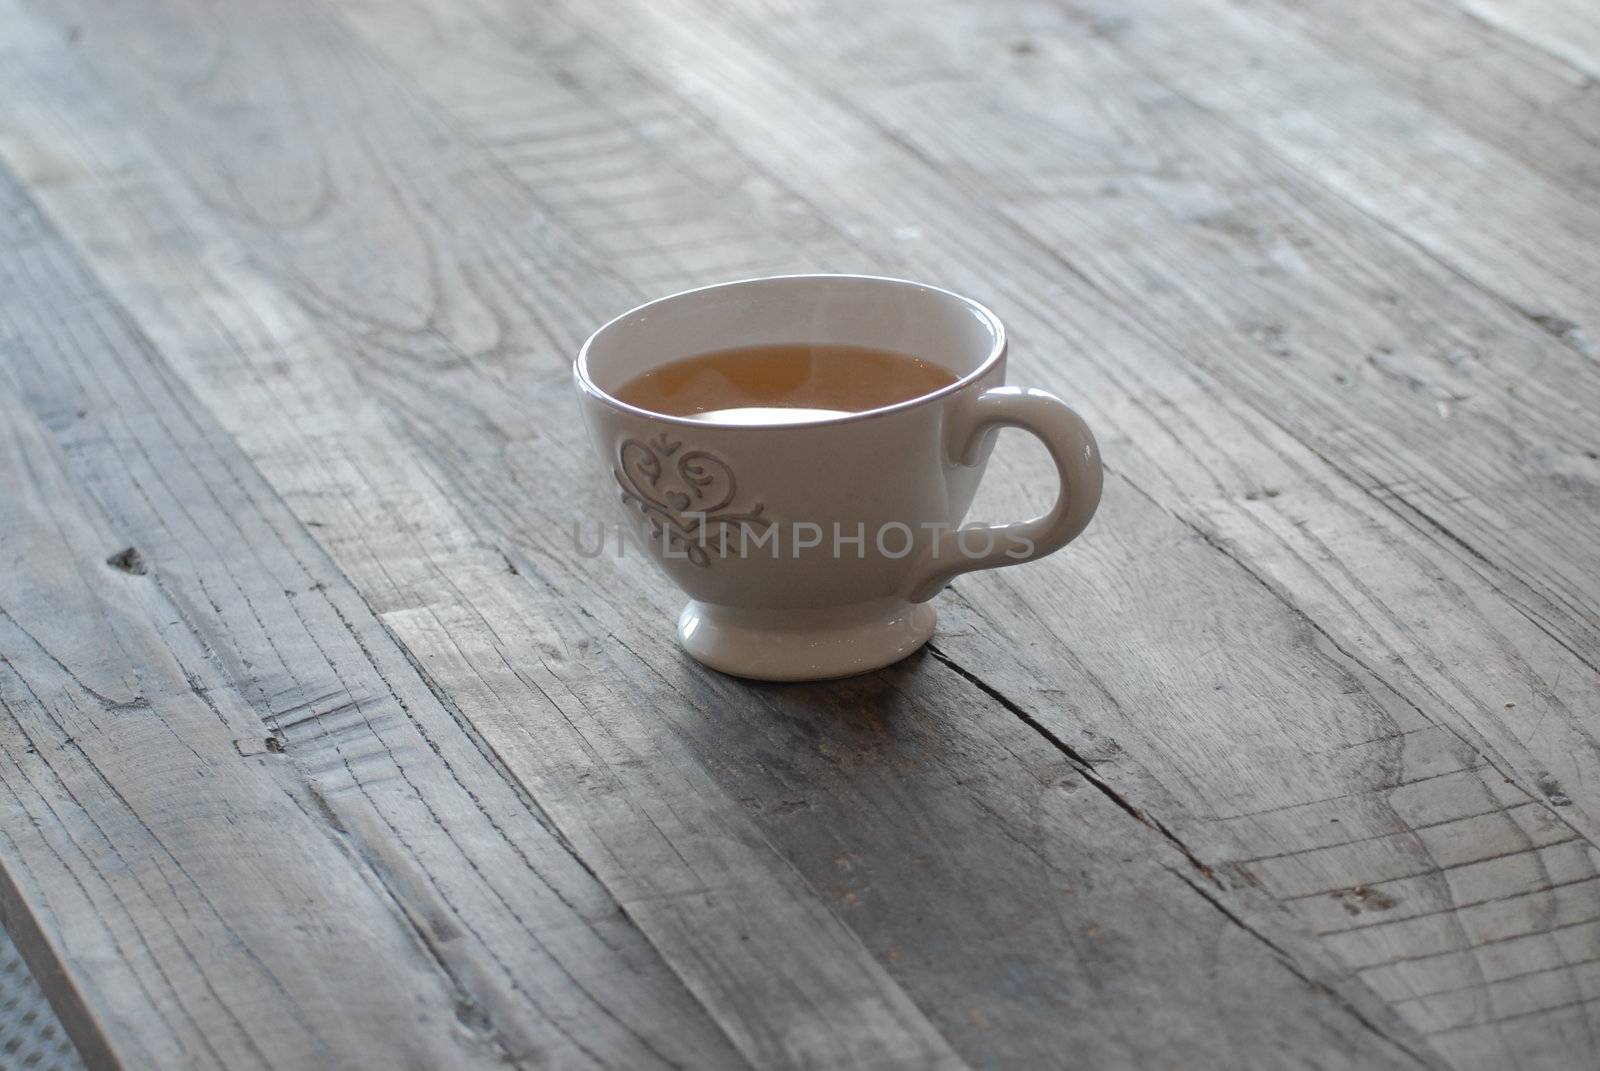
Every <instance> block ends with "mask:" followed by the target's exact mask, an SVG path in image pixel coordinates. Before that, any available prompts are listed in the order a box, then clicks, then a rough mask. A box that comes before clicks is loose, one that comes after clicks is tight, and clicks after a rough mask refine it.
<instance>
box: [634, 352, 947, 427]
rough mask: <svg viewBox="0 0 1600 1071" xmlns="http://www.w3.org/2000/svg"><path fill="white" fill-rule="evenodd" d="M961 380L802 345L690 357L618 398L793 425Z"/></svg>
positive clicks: (679, 411) (936, 368) (725, 419)
mask: <svg viewBox="0 0 1600 1071" xmlns="http://www.w3.org/2000/svg"><path fill="white" fill-rule="evenodd" d="M956 379H957V376H956V375H955V374H954V373H953V372H950V371H949V370H948V369H946V368H943V367H942V366H940V365H937V364H932V363H930V362H928V361H924V360H922V359H921V358H918V357H912V356H910V355H909V354H905V353H899V352H896V351H894V350H884V349H873V348H871V347H867V346H840V345H823V344H812V343H805V342H799V343H779V344H776V345H763V346H736V347H733V348H732V349H725V350H714V351H712V352H710V353H701V354H696V355H695V356H692V357H684V358H682V359H680V360H676V361H672V362H670V363H668V364H664V365H661V366H660V367H658V368H652V369H651V370H650V371H648V372H644V373H642V374H640V375H637V376H635V377H634V378H632V379H630V380H629V381H628V382H626V383H624V384H623V385H622V387H621V388H620V389H618V390H616V391H615V392H613V393H614V394H615V395H616V397H617V398H619V399H620V400H622V401H624V402H626V403H628V404H629V405H633V406H637V407H638V408H640V409H647V410H649V411H650V412H652V413H663V414H666V415H667V416H679V417H690V418H692V419H696V420H707V421H717V422H720V423H732V424H793V423H803V422H810V421H816V420H826V419H829V418H830V417H837V416H842V415H844V414H847V413H862V412H866V411H867V410H870V409H881V408H882V407H884V406H886V405H894V404H895V403H896V402H904V401H908V400H910V399H912V398H920V397H922V396H923V395H925V394H932V393H933V392H934V391H937V390H939V389H940V388H941V387H947V386H949V385H950V384H952V383H954V382H955V381H956Z"/></svg>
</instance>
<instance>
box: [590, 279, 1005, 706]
mask: <svg viewBox="0 0 1600 1071" xmlns="http://www.w3.org/2000/svg"><path fill="white" fill-rule="evenodd" d="M783 343H817V344H835V345H849V346H863V347H872V348H876V349H887V350H894V351H898V352H901V353H905V354H909V355H911V356H915V357H918V358H920V359H922V360H924V361H928V362H930V363H933V364H937V365H940V366H942V367H943V368H945V369H946V370H947V371H949V372H951V373H952V374H953V375H955V376H956V377H957V380H956V382H954V383H952V384H950V385H949V386H946V387H944V388H941V389H940V390H938V391H936V392H934V393H932V394H928V395H924V396H922V397H919V398H913V399H909V400H906V401H902V402H898V403H896V404H893V405H889V406H886V407H883V408H879V409H872V410H867V411H865V412H860V413H850V414H843V415H840V416H837V417H830V418H826V419H820V420H810V421H806V422H797V423H793V424H788V423H779V424H763V425H759V426H752V425H742V424H726V423H718V422H715V421H707V420H700V419H693V418H689V417H677V416H668V415H663V414H658V413H651V412H648V411H646V410H643V409H639V408H636V407H633V406H630V405H627V404H625V403H623V402H621V401H619V400H617V399H616V398H615V397H613V396H612V394H611V392H612V391H615V390H617V389H618V388H620V387H621V386H622V385H623V384H624V383H627V382H628V381H629V380H630V379H632V378H634V377H635V376H638V375H640V374H642V373H644V372H647V371H650V370H652V369H654V368H657V367H659V366H661V365H663V364H667V363H670V362H673V361H677V360H680V359H682V358H685V357H691V356H695V355H698V354H702V353H706V352H710V351H715V350H725V349H730V348H734V347H743V346H759V345H769V344H783ZM1005 347H1006V344H1005V332H1004V329H1003V328H1002V327H1001V325H1000V322H999V320H998V319H996V318H995V316H994V315H993V314H992V313H990V312H989V311H988V310H987V309H985V308H983V307H982V306H981V305H978V304H976V303H975V302H971V301H968V300H967V299H965V298H962V297H959V296H957V295H955V294H952V293H950V292H948V291H944V290H940V289H938V288H936V287H930V286H924V285H921V284H918V283H912V282H905V281H901V280H894V279H880V278H874V277H865V276H835V275H829V276H787V277H779V278H769V279H757V280H750V281H746V282H738V283H729V284H725V285H721V286H714V287H708V288H705V289H701V290H694V291H689V292H687V293H683V294H677V295H674V296H672V297H667V298H663V299H661V300H659V301H655V302H651V303H649V304H647V305H643V306H640V307H639V308H636V309H634V310H632V311H630V312H627V313H624V314H623V315H622V316H619V317H618V318H617V319H615V320H613V321H611V322H610V323H608V324H607V325H605V326H604V327H602V328H601V329H600V330H599V331H597V332H596V333H595V334H594V336H593V337H592V338H590V339H589V341H588V342H587V343H585V345H584V347H583V349H582V351H581V352H580V353H579V355H578V359H577V362H576V365H575V369H574V370H575V374H576V378H577V383H578V387H579V391H580V396H581V399H582V406H583V415H584V422H585V425H586V426H587V429H588V433H589V436H590V439H591V441H592V442H593V444H594V447H595V449H596V451H597V452H598V454H599V457H600V459H601V462H602V465H603V471H604V476H603V477H602V478H603V479H605V481H606V482H607V483H608V484H609V485H610V489H611V491H612V492H613V494H614V497H615V501H616V502H617V503H618V505H619V506H620V508H621V515H622V516H623V518H624V519H625V520H626V522H627V523H628V524H630V525H632V526H633V527H634V529H635V530H636V531H637V532H638V534H639V535H640V536H641V537H642V542H643V545H644V546H645V548H647V553H648V554H649V555H650V556H651V557H652V558H653V559H654V560H655V561H656V562H657V563H658V564H659V565H660V566H661V567H662V568H663V569H664V570H665V571H666V572H667V574H668V575H669V576H670V577H671V578H672V579H673V580H674V581H675V582H676V583H677V584H678V585H679V586H680V587H681V588H683V590H684V591H685V592H686V593H687V594H688V595H689V597H690V600H691V601H690V603H689V604H688V606H687V607H686V608H685V609H684V611H683V614H682V616H681V618H680V620H679V626H678V632H679V638H680V640H681V642H682V644H683V646H684V648H685V649H686V650H687V651H688V652H689V653H690V654H692V655H693V656H694V657H696V658H698V659H699V660H700V661H702V662H704V663H706V664H708V665H710V666H712V667H714V668H717V669H721V670H723V671H725V672H730V673H734V674H736V675H739V676H746V677H755V678H761V679H773V680H796V679H818V678H825V677H836V676H846V675H849V674H853V673H859V672H864V671H866V670H869V669H874V668H877V667H879V666H882V665H886V664H888V663H890V662H893V661H895V660H897V659H899V658H902V657H904V656H905V655H907V654H910V653H911V652H912V651H914V650H916V649H917V648H918V647H920V646H921V645H922V644H923V643H925V642H926V641H927V639H928V637H929V636H930V635H931V634H932V631H933V624H934V612H933V609H932V607H930V606H929V605H928V604H927V600H928V599H929V598H931V597H932V595H933V594H934V593H936V592H937V590H938V589H939V588H941V587H942V586H943V583H942V581H940V582H937V583H936V585H934V586H932V587H931V590H929V588H930V577H933V578H934V579H935V580H936V579H937V578H936V577H934V574H935V573H937V572H938V566H937V564H936V563H935V562H934V561H933V560H932V559H933V556H934V555H936V554H938V553H939V552H940V551H941V549H943V550H945V551H946V552H948V549H949V547H950V546H952V545H953V544H950V543H949V542H948V538H947V537H945V538H942V537H941V533H942V532H944V533H947V532H950V531H952V530H953V529H954V528H955V527H956V526H958V525H960V523H961V521H962V519H963V518H964V516H965V514H966V512H967V508H968V507H969V506H970V504H971V502H972V498H973V495H974V493H975V492H976V490H977V486H978V481H979V479H980V478H981V476H982V472H983V467H984V463H985V462H986V460H987V457H988V453H989V450H990V448H991V446H992V444H993V439H994V436H993V435H992V434H984V435H981V436H980V437H979V438H980V439H981V441H976V442H969V441H968V440H970V439H972V435H971V433H970V428H968V427H966V426H965V425H963V423H962V421H961V420H960V419H958V418H959V416H960V414H961V413H962V409H963V406H964V405H966V404H968V403H970V401H971V399H973V398H975V397H977V396H979V395H982V394H983V393H984V392H985V391H987V390H990V389H991V388H995V387H998V386H1000V385H1001V384H1002V383H1003V381H1004V377H1005ZM966 423H967V424H970V421H967V422H966ZM953 436H954V437H955V438H959V439H960V440H961V441H960V442H957V441H955V440H954V439H953V438H952V437H953ZM597 564H598V563H597ZM954 571H961V570H959V569H956V570H952V572H954Z"/></svg>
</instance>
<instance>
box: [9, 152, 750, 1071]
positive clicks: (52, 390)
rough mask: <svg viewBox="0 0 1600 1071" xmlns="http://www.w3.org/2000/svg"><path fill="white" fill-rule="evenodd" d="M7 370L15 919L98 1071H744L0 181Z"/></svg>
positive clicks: (190, 401) (187, 398) (355, 599)
mask: <svg viewBox="0 0 1600 1071" xmlns="http://www.w3.org/2000/svg"><path fill="white" fill-rule="evenodd" d="M0 356H3V361H0V377H3V378H0V396H3V402H0V404H3V405H4V416H3V418H0V427H4V428H5V429H6V435H5V440H4V442H3V446H0V457H3V458H4V460H3V462H0V464H3V466H4V474H3V477H0V486H4V487H5V488H6V499H5V506H4V511H3V515H4V524H3V525H0V554H3V557H4V559H5V561H6V566H5V568H4V569H3V570H0V659H3V661H4V666H5V670H4V676H3V678H0V701H3V703H4V705H5V722H4V724H3V725H0V752H3V756H4V758H3V762H0V779H3V781H4V797H3V801H0V802H3V811H4V820H3V822H0V832H3V838H4V841H3V843H4V848H3V852H4V856H3V863H4V866H5V868H6V873H7V875H8V881H7V884H8V886H9V888H8V889H7V895H8V899H9V901H10V902H8V903H7V905H6V911H7V914H8V917H9V918H11V919H15V918H17V917H19V916H22V917H24V918H26V919H27V920H29V921H30V922H31V928H32V929H33V930H34V931H35V932H34V933H32V934H28V933H27V928H26V927H25V928H24V934H23V935H24V937H25V939H27V938H31V940H28V941H27V948H26V951H28V952H29V953H30V958H31V959H32V960H33V961H34V962H36V963H39V964H41V965H42V966H43V967H44V969H43V970H42V971H41V974H42V976H43V977H44V978H45V979H46V980H47V982H49V981H51V980H57V981H58V982H59V984H58V985H57V986H56V987H55V991H54V992H53V993H52V996H53V997H54V998H55V999H56V1000H57V1002H58V1006H61V1007H62V1010H63V1014H64V1017H65V1019H66V1022H67V1024H68V1026H69V1028H70V1029H71V1030H72V1032H73V1036H74V1038H75V1040H76V1041H77V1043H78V1045H79V1047H80V1049H81V1050H82V1051H83V1052H84V1054H85V1056H86V1057H88V1058H89V1059H90V1060H91V1062H93V1063H95V1064H97V1065H99V1066H126V1067H130V1068H142V1067H174V1068H176V1067H214V1066H227V1067H241V1068H242V1067H256V1066H261V1067H357V1066H363V1067H365V1066H434V1067H463V1068H465V1067H480V1066H481V1067H489V1066H496V1067H498V1066H504V1065H506V1064H512V1065H517V1066H535V1065H536V1066H547V1065H549V1064H550V1063H559V1064H562V1065H565V1066H608V1067H610V1066H620V1065H626V1066H640V1067H643V1066H683V1065H686V1064H692V1065H694V1066H702V1065H720V1066H739V1065H741V1063H742V1061H740V1060H739V1058H738V1057H737V1055H736V1054H735V1053H734V1052H733V1051H732V1050H731V1049H730V1048H729V1047H728V1045H727V1042H726V1040H725V1039H724V1038H723V1037H722V1035H721V1034H720V1033H719V1032H718V1031H717V1030H716V1028H715V1027H714V1026H712V1025H711V1023H710V1022H709V1021H708V1020H707V1019H706V1018H705V1015H704V1013H703V1012H702V1011H701V1010H700V1009H699V1007H698V1006H697V1005H696V1004H695V1003H694V1001H693V1000H692V999H691V998H690V997H689V995H688V994H687V992H686V991H685V990H684V989H683V988H682V986H681V984H679V983H678V981H677V979H676V978H675V977H673V975H672V974H671V972H670V971H668V970H667V969H666V967H665V966H664V965H663V964H662V962H661V961H660V959H659V958H658V957H656V956H655V955H654V954H653V952H652V950H651V949H650V947H649V946H648V945H647V944H646V943H645V942H644V941H643V940H642V939H641V937H640V935H639V933H638V931H637V930H636V929H635V928H633V927H632V926H631V925H630V924H629V923H628V922H627V921H626V920H625V919H623V918H622V917H620V916H619V914H618V912H617V907H616V903H615V901H613V900H612V899H611V898H610V897H609V896H607V895H606V893H605V891H604V890H603V889H602V888H601V887H600V886H599V885H598V883H596V882H595V880H594V878H593V877H592V876H591V875H590V874H589V873H588V872H587V871H586V870H585V869H584V868H583V866H582V865H581V864H580V863H579V861H578V860H577V859H576V858H575V857H574V856H573V855H572V854H571V852H570V850H569V849H568V848H567V847H566V846H565V845H564V844H563V843H562V842H561V841H560V839H559V838H558V837H557V836H556V835H555V834H553V833H552V832H551V831H550V830H549V829H548V828H547V827H545V826H544V825H542V824H541V822H540V819H539V816H538V815H537V813H536V812H534V811H530V809H529V806H528V804H527V801H526V800H525V798H524V797H522V796H521V795H520V792H519V789H518V786H517V784H516V783H515V782H514V781H512V780H510V779H509V778H508V777H507V776H506V774H505V772H504V770H503V769H501V768H500V767H499V766H498V765H497V764H496V763H495V762H494V760H493V759H492V758H491V757H490V756H489V755H488V754H487V753H486V749H485V748H484V747H483V744H482V742H481V741H480V740H479V739H478V738H477V737H476V735H475V734H474V733H473V731H472V730H471V728H470V726H468V725H466V724H465V723H464V722H463V721H462V720H461V719H460V718H459V716H458V715H457V713H456V712H455V711H454V710H453V709H451V708H448V707H447V706H445V705H444V704H442V703H441V702H440V701H439V700H438V699H436V698H435V697H434V696H433V694H432V692H431V691H430V690H429V687H428V684H427V682H426V681H424V679H423V678H422V677H421V676H420V675H419V674H418V672H417V671H416V670H415V669H414V668H413V667H412V665H411V663H410V661H409V660H408V657H407V655H406V654H405V652H404V651H402V650H401V649H400V648H399V647H398V646H397V645H396V644H395V642H394V641H393V639H392V638H391V637H390V636H389V635H388V634H387V633H386V632H385V630H384V628H383V626H382V625H380V624H379V623H378V622H377V620H376V619H375V618H374V617H373V616H372V614H371V612H370V611H369V610H368V609H367V607H366V605H365V604H364V603H363V602H362V600H361V599H360V597H359V596H358V595H356V594H355V592H354V591H353V590H352V589H351V587H350V585H349V583H348V582H347V581H345V580H344V578H343V577H342V576H341V575H340V574H339V572H338V571H337V569H336V568H335V567H334V566H333V565H332V564H331V563H330V562H329V561H328V559H327V557H326V556H325V555H324V554H323V553H322V552H321V551H320V549H319V548H318V547H317V545H316V543H315V542H314V541H312V540H311V539H310V538H309V537H308V536H307V535H306V533H305V531H304V530H303V529H302V528H301V527H300V526H299V524H298V522H296V520H295V519H294V517H293V515H292V514H291V513H290V512H289V510H288V509H287V508H286V507H285V506H284V505H283V503H282V502H281V501H279V500H278V499H277V498H276V496H275V495H274V494H273V493H272V491H271V490H270V489H269V488H268V487H266V485H265V484H264V483H263V482H262V480H261V478H260V477H259V475H257V474H256V473H255V472H254V471H253V470H252V469H251V468H250V466H249V463H248V462H247V461H246V460H245V459H244V458H243V457H242V455H241V454H240V453H239V451H238V450H237V448H236V447H234V446H233V445H232V444H231V442H230V441H229V440H228V438H227V437H226V435H224V434H223V433H222V432H221V431H220V430H219V429H218V428H217V426H216V425H215V423H214V422H212V421H210V420H209V419H208V418H206V417H205V416H204V415H203V413H201V412H198V411H197V410H198V404H197V402H196V401H195V399H194V397H193V395H191V394H190V393H189V392H188V391H187V390H185V389H184V388H183V387H182V386H181V385H180V384H178V383H177V382H176V381H175V380H174V379H173V377H172V376H171V374H170V372H169V371H168V370H167V369H166V367H165V365H164V364H162V362H161V361H160V360H159V358H157V357H156V356H155V354H154V353H153V352H152V351H151V349H150V347H149V345H148V343H147V342H146V341H145V340H144V339H143V338H141V337H140V336H139V335H138V334H137V333H136V332H135V331H134V330H133V328H132V327H131V326H130V324H129V323H128V321H127V319H126V317H125V316H124V315H123V314H122V313H121V311H120V310H119V309H118V308H117V307H116V306H115V304H113V303H112V302H111V301H110V300H109V299H108V298H107V297H106V295H105V293H104V291H103V290H102V289H101V288H100V287H99V285H98V283H97V282H96V281H95V280H93V279H92V278H91V277H90V276H89V274H88V273H87V271H86V270H85V269H84V268H83V266H82V265H81V263H79V262H78V261H77V260H76V259H75V258H74V257H73V255H71V254H70V253H69V252H68V251H67V249H66V246H65V245H64V243H62V242H61V240H60V238H59V236H58V235H56V234H55V233H54V232H53V231H52V230H51V229H50V228H49V227H48V226H47V225H46V224H45V223H44V222H43V221H42V220H41V219H40V217H39V216H38V214H37V213H36V212H35V210H34V208H33V207H32V205H31V204H29V203H28V201H27V200H26V199H25V198H24V197H23V196H22V194H21V193H20V191H19V188H18V187H17V186H16V185H15V183H14V181H13V180H12V178H11V177H10V176H9V174H8V173H3V172H0ZM130 546H131V547H132V548H133V550H131V551H128V552H127V553H122V554H120V555H119V552H122V551H124V550H125V548H128V547H130ZM108 555H111V556H112V558H113V560H112V562H110V563H108V561H107V558H108Z"/></svg>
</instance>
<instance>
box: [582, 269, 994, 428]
mask: <svg viewBox="0 0 1600 1071" xmlns="http://www.w3.org/2000/svg"><path fill="white" fill-rule="evenodd" d="M784 279H833V280H839V279H846V280H849V279H853V280H859V281H861V282H872V283H893V284H895V285H897V286H909V287H914V288H916V289H918V290H925V291H932V292H934V293H936V294H942V295H943V296H945V297H947V298H951V299H953V300H955V301H958V302H960V303H961V304H963V305H965V306H966V307H967V308H969V309H971V310H972V311H974V312H976V313H977V314H978V316H979V318H980V319H982V320H984V321H985V322H986V323H987V324H988V325H989V327H990V328H991V330H992V331H993V336H994V344H993V345H992V346H991V347H990V349H989V353H988V355H987V356H985V357H984V359H983V360H982V361H981V362H979V363H978V365H977V367H975V368H974V369H973V370H972V371H970V372H968V373H966V374H965V375H963V376H961V378H959V379H957V380H956V381H955V382H954V383H948V384H946V385H945V386H943V387H940V388H939V389H938V390H936V391H933V392H931V393H929V394H919V395H917V396H916V397H915V398H907V399H905V400H904V401H899V402H895V403H894V404H893V405H882V406H879V407H878V408H876V409H863V410H861V411H860V412H858V413H841V414H840V415H838V416H835V417H826V418H824V419H822V420H793V421H789V420H786V421H778V422H775V423H772V424H740V423H736V422H734V421H729V420H697V419H695V418H694V417H684V416H673V415H672V414H670V413H658V412H656V411H655V410H653V409H644V408H641V407H640V406H637V405H630V404H628V403H627V402H625V401H622V400H621V399H620V398H616V397H614V396H612V395H611V394H609V393H607V392H606V391H604V390H602V389H601V388H600V386H599V385H598V384H596V383H595V381H594V380H593V379H592V378H590V376H589V347H590V346H592V345H594V341H595V339H597V338H599V337H600V336H601V335H603V334H605V333H606V332H607V331H609V330H610V329H611V328H612V327H614V326H615V325H617V324H618V323H620V322H622V321H623V320H626V319H627V318H629V317H630V316H633V315H635V314H636V313H640V312H643V311H645V310H646V309H649V308H652V307H654V306H656V305H660V304H663V303H665V302H668V301H675V300H677V299H678V298H682V297H689V296H690V295H692V294H699V293H702V292H704V291H707V290H726V289H729V288H732V287H736V286H745V285H748V284H750V283H766V282H776V281H779V280H784ZM1005 352H1006V328H1005V324H1003V323H1001V322H1000V317H998V316H996V315H995V314H994V312H993V311H992V310H991V309H989V307H988V306H986V305H984V304H982V303H981V302H978V301H974V300H973V299H972V298H969V297H965V296H964V295H961V294H958V293H956V292H955V291H953V290H946V289H945V288H944V287H942V286H934V285H933V284H931V283H919V282H916V281H915V280H913V279H900V278H896V277H894V276H890V275H862V274H855V273H850V272H800V273H797V274H793V275H756V276H751V277H749V278H746V279H732V280H729V281H727V282H722V283H710V284H708V285H706V286H692V287H690V288H689V289H687V290H679V291H678V292H677V293H674V294H667V295H665V296H663V297H658V298H655V299H653V300H651V301H646V302H644V303H643V304H640V305H635V306H634V307H633V308H631V309H628V310H627V311H626V312H623V313H621V314H619V315H617V316H613V317H612V318H611V319H609V320H607V321H606V322H605V323H603V324H601V325H600V326H599V327H598V328H596V329H595V331H594V333H593V334H591V335H590V336H589V337H588V338H586V339H585V340H584V342H583V345H582V346H581V347H579V349H578V356H577V358H576V359H574V360H573V362H572V370H573V375H574V376H575V377H576V379H577V381H578V387H579V389H581V390H582V391H583V392H584V393H585V394H588V395H591V396H592V397H595V398H598V399H599V400H600V401H602V402H604V403H605V404H607V405H609V406H611V407H612V408H613V409H620V410H621V411H622V412H624V413H631V414H633V415H634V416H640V417H645V418H646V419H649V420H659V421H661V422H663V423H666V424H676V425H680V426H687V427H694V428H719V429H726V430H739V431H787V430H793V429H796V428H826V427H836V426H838V425H840V424H852V423H856V422H858V421H863V420H871V419H874V418H876V417H881V416H887V415H889V414H890V413H898V412H902V411H904V410H907V409H913V408H915V407H917V406H919V405H926V404H927V403H929V402H932V401H937V400H938V399H940V398H944V397H947V396H949V395H951V394H955V393H956V392H957V391H960V390H962V389H963V388H965V387H967V386H969V385H971V384H972V383H973V382H975V381H976V380H978V379H981V378H982V377H983V376H984V375H985V374H986V373H987V372H989V371H990V370H991V369H992V368H994V366H995V365H996V364H998V363H999V362H1000V360H1001V358H1002V357H1004V356H1005Z"/></svg>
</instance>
